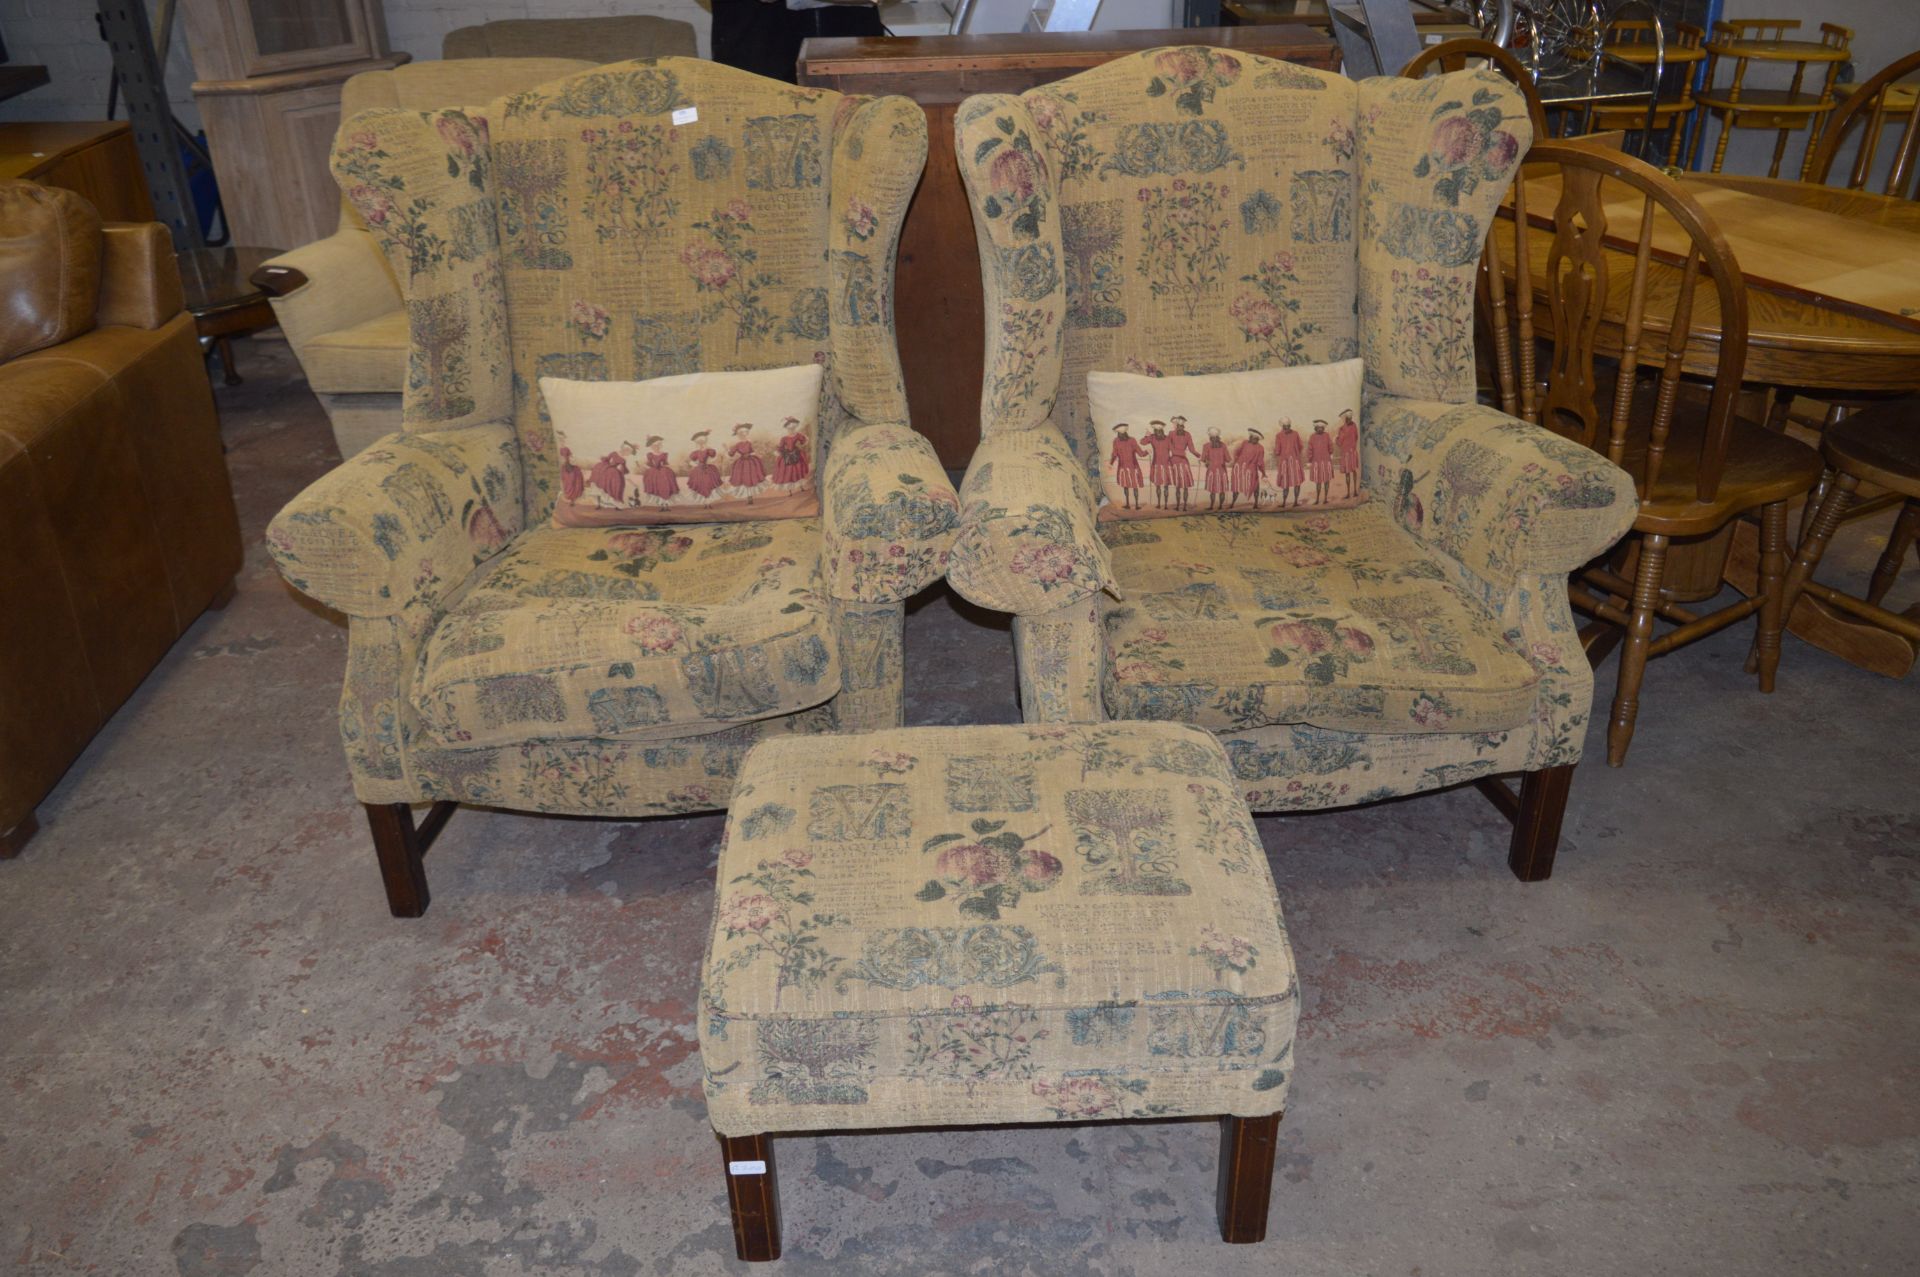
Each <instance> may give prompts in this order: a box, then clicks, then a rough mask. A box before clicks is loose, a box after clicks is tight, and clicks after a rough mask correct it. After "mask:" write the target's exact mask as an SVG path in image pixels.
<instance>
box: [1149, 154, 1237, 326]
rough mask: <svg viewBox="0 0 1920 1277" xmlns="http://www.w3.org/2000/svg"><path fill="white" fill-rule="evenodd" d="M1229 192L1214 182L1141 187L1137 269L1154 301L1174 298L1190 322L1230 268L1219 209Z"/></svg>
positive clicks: (1224, 224) (1176, 181) (1224, 223)
mask: <svg viewBox="0 0 1920 1277" xmlns="http://www.w3.org/2000/svg"><path fill="white" fill-rule="evenodd" d="M1229 193H1230V188H1228V187H1227V186H1225V185H1224V184H1220V183H1215V182H1188V181H1187V180H1186V179H1185V178H1175V179H1174V180H1173V181H1172V182H1171V183H1170V184H1169V185H1167V186H1164V187H1158V186H1143V187H1141V188H1140V193H1139V195H1138V197H1137V198H1138V199H1139V202H1140V260H1139V262H1138V264H1137V266H1136V267H1135V269H1136V270H1138V271H1139V273H1140V275H1141V277H1142V278H1144V279H1145V280H1146V281H1147V287H1148V289H1149V291H1151V292H1152V294H1153V295H1154V297H1156V298H1161V297H1171V298H1174V299H1175V300H1177V301H1179V302H1180V304H1181V305H1183V306H1184V307H1186V311H1187V318H1188V319H1189V320H1191V319H1192V318H1193V317H1194V315H1195V312H1196V311H1197V310H1198V309H1199V306H1200V300H1201V298H1203V297H1205V296H1207V295H1209V294H1210V293H1212V292H1213V291H1214V290H1215V289H1216V288H1217V287H1218V286H1219V283H1220V278H1221V276H1222V275H1223V274H1224V273H1225V272H1226V269H1227V250H1226V231H1227V220H1228V219H1227V218H1226V217H1224V216H1221V208H1222V205H1223V203H1224V202H1225V200H1226V197H1227V195H1228V194H1229Z"/></svg>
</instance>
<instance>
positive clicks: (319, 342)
mask: <svg viewBox="0 0 1920 1277" xmlns="http://www.w3.org/2000/svg"><path fill="white" fill-rule="evenodd" d="M590 65H592V64H591V63H588V62H582V61H578V60H576V59H572V58H486V59H475V60H472V61H462V62H414V63H409V64H408V65H406V66H399V67H395V68H393V69H392V70H390V71H364V72H362V73H361V74H359V75H356V76H354V77H353V78H352V79H350V80H348V81H347V82H346V84H345V86H343V88H342V90H341V94H340V118H341V119H342V120H343V121H345V120H351V119H352V118H353V117H354V116H355V115H356V114H358V113H359V112H361V111H368V110H374V109H377V108H379V107H406V108H409V109H412V110H427V109H431V108H434V107H462V106H474V105H479V104H481V103H485V102H490V101H492V100H493V99H494V98H496V97H499V96H500V95H501V94H503V93H512V92H514V91H516V90H519V89H527V88H532V87H533V86H534V85H536V84H540V83H543V82H544V81H547V80H554V79H558V78H559V77H561V76H563V75H568V74H570V73H572V72H574V71H579V70H583V69H585V68H586V67H588V66H590ZM277 266H278V267H287V268H290V269H291V270H294V271H298V272H299V275H300V276H303V277H304V278H305V281H306V282H305V283H304V284H301V285H300V286H298V287H296V288H294V289H293V290H292V291H290V292H287V293H286V294H284V295H282V296H279V297H275V298H274V299H273V311H274V314H275V315H276V316H277V317H278V318H279V320H280V328H281V331H283V332H285V333H286V335H287V340H288V342H290V343H291V344H292V346H293V353H294V355H295V356H296V357H297V358H298V359H299V360H300V366H301V368H302V369H304V370H305V371H306V374H307V383H308V385H310V386H312V387H313V392H314V393H315V394H316V395H318V396H319V397H320V403H321V406H322V407H324V408H325V409H326V410H327V416H328V418H329V419H330V420H331V421H332V423H333V437H334V440H335V441H336V442H337V443H338V444H339V445H340V455H341V456H343V457H351V456H352V455H353V454H354V453H356V452H359V451H360V450H361V449H362V448H364V447H366V446H367V445H368V444H369V443H371V442H373V441H374V440H375V439H378V438H379V437H380V436H382V435H385V434H391V433H392V432H393V431H395V430H398V429H399V428H400V385H401V382H402V381H403V380H404V379H405V370H406V362H407V319H406V312H405V311H404V310H403V309H402V308H401V305H400V286H399V285H398V284H396V283H395V282H394V278H393V272H392V271H391V270H389V269H388V268H387V262H386V258H385V257H383V256H382V255H381V252H380V246H379V245H378V244H376V243H375V242H374V240H373V237H372V236H371V235H370V234H368V232H367V224H366V222H365V221H364V220H362V219H361V217H360V214H359V213H357V212H355V211H354V208H353V203H352V201H351V200H349V199H346V198H344V197H343V198H342V199H341V201H340V227H339V229H338V230H336V231H335V232H334V233H333V234H331V235H329V236H327V238H325V239H322V240H316V241H314V242H313V243H311V244H307V245H305V246H303V247H301V248H296V249H294V250H293V251H292V252H289V253H282V254H281V255H280V256H279V257H276V258H274V259H273V260H272V261H271V262H268V263H267V272H268V273H269V275H270V274H271V268H273V267H277Z"/></svg>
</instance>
